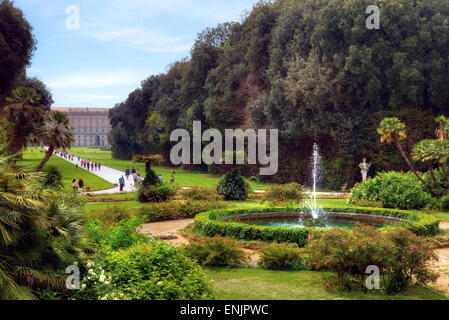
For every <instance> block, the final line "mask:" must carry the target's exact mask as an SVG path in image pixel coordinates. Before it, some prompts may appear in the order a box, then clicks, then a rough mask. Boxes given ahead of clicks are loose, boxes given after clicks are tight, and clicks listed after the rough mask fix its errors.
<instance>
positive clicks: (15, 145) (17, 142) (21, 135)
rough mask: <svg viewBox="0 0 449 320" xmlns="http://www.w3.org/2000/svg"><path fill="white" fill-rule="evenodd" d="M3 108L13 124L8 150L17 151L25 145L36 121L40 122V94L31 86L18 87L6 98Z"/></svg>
mask: <svg viewBox="0 0 449 320" xmlns="http://www.w3.org/2000/svg"><path fill="white" fill-rule="evenodd" d="M7 101H8V103H9V104H8V106H7V107H6V108H5V110H6V111H7V114H8V120H9V122H10V123H11V124H12V125H13V130H12V131H13V132H12V134H11V137H10V139H9V145H8V150H9V151H10V152H11V153H17V152H18V151H20V149H22V148H23V147H24V146H25V145H26V141H27V138H28V136H29V135H30V134H31V132H32V131H33V128H34V126H35V125H36V123H39V122H41V120H42V118H43V117H44V115H45V106H43V105H41V104H40V101H41V96H40V95H38V94H37V93H36V91H35V90H34V89H33V88H27V87H18V88H17V89H15V90H13V92H12V96H11V97H10V98H7Z"/></svg>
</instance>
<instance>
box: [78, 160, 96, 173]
mask: <svg viewBox="0 0 449 320" xmlns="http://www.w3.org/2000/svg"><path fill="white" fill-rule="evenodd" d="M80 165H81V168H84V169H86V170H87V171H94V170H95V171H97V170H98V171H101V163H98V162H92V161H90V160H82V159H81V158H80V157H78V162H77V163H76V167H77V168H78V167H79V166H80Z"/></svg>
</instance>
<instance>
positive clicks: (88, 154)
mask: <svg viewBox="0 0 449 320" xmlns="http://www.w3.org/2000/svg"><path fill="white" fill-rule="evenodd" d="M70 152H72V153H74V154H75V155H76V156H80V157H82V158H84V159H91V160H92V161H96V162H99V163H101V164H103V165H105V166H108V167H111V168H114V169H117V170H121V171H125V170H126V168H127V167H129V168H130V169H132V168H136V169H139V170H140V172H142V173H144V172H145V165H144V164H141V163H133V162H132V160H115V159H112V154H111V151H105V150H101V149H96V148H87V147H75V148H72V149H71V150H70ZM153 169H154V171H155V172H156V173H157V174H161V175H162V177H163V178H164V180H165V181H169V180H170V177H171V175H172V171H173V168H164V167H154V168H153ZM218 178H219V177H217V176H213V175H210V174H207V173H202V172H192V171H188V170H184V169H182V168H177V169H176V175H175V179H176V183H178V184H179V185H180V186H200V187H209V188H213V187H215V186H216V185H217V181H218ZM251 186H252V187H253V188H254V189H266V188H268V185H266V184H256V183H251Z"/></svg>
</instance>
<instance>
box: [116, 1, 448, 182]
mask: <svg viewBox="0 0 449 320" xmlns="http://www.w3.org/2000/svg"><path fill="white" fill-rule="evenodd" d="M372 4H377V5H378V6H379V8H380V13H381V16H380V23H381V25H380V29H379V30H368V29H367V28H366V26H365V20H366V18H367V17H368V14H366V12H365V11H366V7H367V6H368V5H372ZM448 53H449V1H448V0H389V1H381V0H369V1H368V0H319V1H317V0H278V1H273V2H272V1H270V2H259V3H257V4H256V5H255V6H254V8H253V10H252V11H251V12H249V13H248V14H247V15H246V16H245V17H244V18H243V19H242V21H240V22H232V23H224V24H220V25H218V26H216V27H214V28H210V29H206V30H204V31H203V32H201V33H200V34H199V35H198V38H197V40H196V42H195V44H194V46H193V48H192V50H191V54H190V57H188V58H187V59H185V60H182V61H177V62H174V63H173V64H172V65H170V67H169V69H168V71H167V72H166V73H164V74H159V75H153V76H151V77H149V78H148V79H146V80H144V81H143V82H142V85H141V88H139V89H138V90H136V91H134V92H132V93H130V94H129V97H128V98H127V99H126V101H124V102H122V103H120V104H118V105H116V107H115V108H114V109H112V110H111V113H110V119H111V122H112V125H113V130H112V132H111V142H112V144H113V152H114V156H115V157H117V158H120V159H131V158H132V156H133V155H134V154H154V153H162V154H163V155H164V156H165V158H166V159H167V160H168V159H169V157H168V155H169V153H170V149H171V147H172V144H171V143H170V141H169V137H170V133H171V132H172V131H173V130H174V129H177V128H186V129H191V126H192V121H193V120H201V121H202V123H203V129H205V128H207V127H213V128H217V129H220V130H224V129H225V128H242V129H245V128H277V129H279V138H280V150H279V172H278V174H277V175H275V176H272V177H264V179H266V180H271V181H275V182H290V181H295V182H298V183H303V184H309V181H310V156H311V152H312V146H313V143H314V142H317V143H318V144H319V146H320V149H321V153H322V154H323V159H322V168H323V177H324V178H323V181H322V182H323V186H324V185H325V186H327V187H328V188H331V189H336V190H338V189H341V187H342V186H344V185H348V186H352V185H353V184H354V183H355V182H357V181H360V179H361V176H360V170H359V168H358V163H360V162H361V160H362V159H363V158H364V157H367V158H368V161H369V162H371V163H372V168H371V172H370V175H374V174H375V172H379V171H382V170H385V169H386V168H387V167H388V168H390V169H394V170H404V171H405V170H407V168H406V167H405V164H404V163H403V161H402V160H401V159H400V156H399V155H398V154H397V152H396V151H395V150H394V148H393V147H392V146H390V145H384V144H381V143H380V137H379V135H378V134H377V132H376V128H377V126H378V124H379V122H380V121H381V120H382V119H383V118H384V117H388V116H396V117H398V118H399V119H401V120H402V121H404V122H405V123H407V139H406V140H405V142H404V143H403V144H404V149H405V150H406V151H407V152H411V150H412V148H413V145H414V144H415V143H416V142H417V141H419V140H421V139H423V138H425V137H426V136H429V135H432V134H433V132H434V131H435V128H436V126H437V124H436V123H435V121H434V118H435V116H436V115H438V114H442V115H448V114H449V72H448V71H449V54H448ZM144 115H145V116H144ZM417 168H420V167H419V164H417ZM202 169H204V170H209V171H211V172H217V171H220V170H222V169H221V168H219V167H216V166H215V167H209V168H207V167H203V168H202ZM422 169H423V168H422ZM245 172H246V173H247V174H248V175H257V172H258V168H255V167H254V168H253V167H249V168H248V170H245Z"/></svg>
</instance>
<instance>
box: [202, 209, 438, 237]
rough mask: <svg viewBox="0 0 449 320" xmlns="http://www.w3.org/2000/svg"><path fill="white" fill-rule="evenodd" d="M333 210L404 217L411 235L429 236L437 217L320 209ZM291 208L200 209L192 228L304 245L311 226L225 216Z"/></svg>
mask: <svg viewBox="0 0 449 320" xmlns="http://www.w3.org/2000/svg"><path fill="white" fill-rule="evenodd" d="M324 210H325V211H328V212H334V213H355V214H367V215H369V214H372V215H378V216H387V217H394V218H400V219H405V220H407V221H408V222H409V224H408V225H407V227H408V228H409V229H410V230H411V231H412V232H413V233H415V234H417V235H420V236H433V235H436V234H437V233H438V230H439V224H440V222H439V220H438V219H437V218H435V217H433V216H430V215H426V214H424V213H418V212H408V211H402V210H390V209H388V210H387V209H377V208H372V209H367V208H332V209H326V208H325V209H324ZM295 211H297V210H295V209H287V208H261V209H249V210H248V209H247V210H242V209H239V210H235V209H234V210H232V209H228V210H211V211H208V212H203V213H200V214H198V215H197V216H196V217H195V225H194V230H195V231H196V232H199V233H200V234H202V235H204V236H208V237H213V236H225V237H226V236H228V237H234V238H236V239H242V240H263V241H278V242H292V243H297V244H298V245H299V246H304V245H305V244H306V242H307V238H308V236H309V234H310V232H311V231H312V230H317V229H315V228H288V227H263V226H255V225H249V224H246V223H242V222H231V221H229V222H227V221H224V219H225V218H226V217H231V216H236V215H242V214H251V213H262V212H295Z"/></svg>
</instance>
